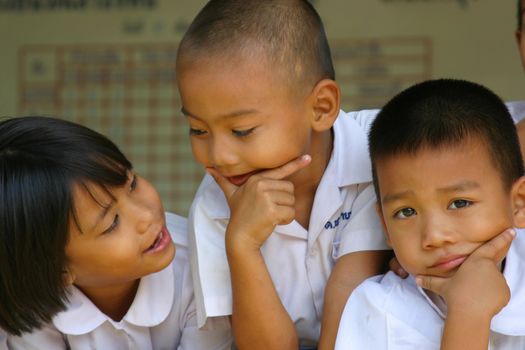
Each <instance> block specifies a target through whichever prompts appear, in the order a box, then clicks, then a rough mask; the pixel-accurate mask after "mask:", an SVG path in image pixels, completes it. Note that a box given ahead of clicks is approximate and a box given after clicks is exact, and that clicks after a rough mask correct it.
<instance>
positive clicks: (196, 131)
mask: <svg viewBox="0 0 525 350" xmlns="http://www.w3.org/2000/svg"><path fill="white" fill-rule="evenodd" d="M204 134H206V131H204V130H201V129H194V128H190V136H200V135H204Z"/></svg>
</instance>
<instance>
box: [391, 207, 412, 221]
mask: <svg viewBox="0 0 525 350" xmlns="http://www.w3.org/2000/svg"><path fill="white" fill-rule="evenodd" d="M414 215H416V211H415V209H413V208H403V209H400V210H398V211H396V212H395V213H394V217H395V218H396V219H406V218H409V217H411V216H414Z"/></svg>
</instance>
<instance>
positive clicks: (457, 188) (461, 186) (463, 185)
mask: <svg viewBox="0 0 525 350" xmlns="http://www.w3.org/2000/svg"><path fill="white" fill-rule="evenodd" d="M479 187H480V184H479V183H477V182H476V181H470V180H466V181H461V182H459V183H457V184H453V185H450V186H445V187H439V188H438V189H437V192H442V193H454V192H465V191H467V190H472V189H476V188H479ZM413 194H414V191H412V190H407V191H402V192H398V193H392V194H387V195H385V196H384V197H382V198H381V202H382V203H384V204H386V203H389V202H394V201H396V200H399V199H403V198H404V197H408V196H410V195H413Z"/></svg>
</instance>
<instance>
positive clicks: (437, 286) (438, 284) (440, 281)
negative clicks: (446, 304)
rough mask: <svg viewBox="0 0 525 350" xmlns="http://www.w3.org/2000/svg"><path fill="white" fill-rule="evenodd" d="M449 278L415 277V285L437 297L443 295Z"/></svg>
mask: <svg viewBox="0 0 525 350" xmlns="http://www.w3.org/2000/svg"><path fill="white" fill-rule="evenodd" d="M449 280H450V279H449V278H443V277H436V276H423V275H419V276H417V277H416V283H417V285H418V286H420V287H421V288H424V289H428V290H430V291H432V292H434V293H437V294H439V295H443V294H444V292H445V287H446V285H447V283H448V282H449Z"/></svg>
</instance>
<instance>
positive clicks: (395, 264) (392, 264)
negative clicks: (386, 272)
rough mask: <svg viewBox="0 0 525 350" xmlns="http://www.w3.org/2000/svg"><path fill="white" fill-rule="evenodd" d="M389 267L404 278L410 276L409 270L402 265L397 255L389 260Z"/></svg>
mask: <svg viewBox="0 0 525 350" xmlns="http://www.w3.org/2000/svg"><path fill="white" fill-rule="evenodd" d="M388 267H389V268H390V270H391V271H394V273H395V274H396V275H398V276H399V277H401V278H403V279H404V278H407V277H408V272H406V271H405V269H404V268H403V266H401V264H400V263H399V261H398V260H397V258H396V256H395V255H394V256H393V257H392V259H390V261H389V262H388Z"/></svg>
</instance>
